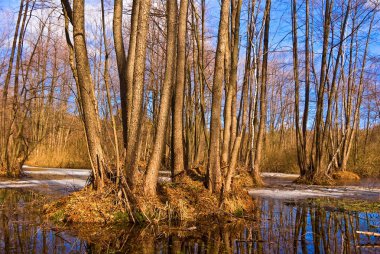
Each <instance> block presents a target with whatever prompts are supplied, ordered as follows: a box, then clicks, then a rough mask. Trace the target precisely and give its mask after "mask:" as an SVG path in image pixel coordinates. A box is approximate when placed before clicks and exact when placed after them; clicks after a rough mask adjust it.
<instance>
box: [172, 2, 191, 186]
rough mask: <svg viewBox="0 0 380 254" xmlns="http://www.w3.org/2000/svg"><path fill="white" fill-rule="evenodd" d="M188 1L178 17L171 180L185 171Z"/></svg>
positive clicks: (182, 3) (181, 6) (184, 3)
mask: <svg viewBox="0 0 380 254" xmlns="http://www.w3.org/2000/svg"><path fill="white" fill-rule="evenodd" d="M187 6H188V0H181V2H180V10H179V17H178V37H177V64H176V71H177V73H176V85H175V92H174V104H173V106H174V108H173V137H172V138H173V141H172V147H173V167H172V180H173V181H175V180H176V177H177V176H178V175H179V174H181V172H183V171H184V170H185V157H184V144H183V143H184V140H183V107H184V103H183V101H184V92H185V90H184V89H185V75H186V71H185V67H186V66H185V65H186V59H185V58H186V55H185V54H186V51H185V49H186V27H187Z"/></svg>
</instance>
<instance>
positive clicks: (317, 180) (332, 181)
mask: <svg viewBox="0 0 380 254" xmlns="http://www.w3.org/2000/svg"><path fill="white" fill-rule="evenodd" d="M359 180H360V177H359V176H358V175H357V174H355V173H353V172H350V171H338V172H334V173H333V174H332V175H331V176H330V175H327V174H318V175H313V176H308V175H305V176H300V177H298V178H297V179H296V180H295V181H294V183H296V184H311V185H326V186H332V185H336V184H337V183H339V182H345V181H359Z"/></svg>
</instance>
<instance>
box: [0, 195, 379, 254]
mask: <svg viewBox="0 0 380 254" xmlns="http://www.w3.org/2000/svg"><path fill="white" fill-rule="evenodd" d="M36 199H39V197H36V196H34V195H33V194H31V193H30V192H20V191H15V190H1V191H0V220H1V222H0V238H1V239H0V251H1V253H163V254H164V253H168V254H171V253H378V252H380V248H379V247H380V246H379V245H380V239H379V238H378V237H377V238H376V237H375V236H369V235H359V234H357V233H356V231H371V232H377V233H380V214H379V213H368V212H360V213H358V212H342V211H335V210H332V209H321V208H318V207H314V206H310V205H306V204H304V205H300V204H294V203H291V202H290V203H289V202H288V203H284V201H280V200H270V199H258V200H256V202H257V207H258V208H260V209H257V210H256V212H255V214H254V216H252V218H251V220H250V221H246V222H244V223H237V222H231V223H228V224H225V225H222V224H220V223H218V222H217V221H215V223H212V224H207V225H206V224H200V225H197V229H196V230H178V229H175V228H170V227H164V228H161V227H152V226H151V227H145V228H139V227H128V228H105V227H104V226H102V225H97V226H95V227H94V225H74V227H73V229H72V230H71V231H72V232H76V235H77V236H76V237H75V236H74V234H71V233H69V232H60V231H58V230H54V229H50V228H49V227H47V225H45V223H44V222H43V221H42V219H41V216H40V214H39V212H38V210H39V209H38V207H34V208H32V205H33V204H34V202H35V200H36ZM37 204H38V205H40V203H37Z"/></svg>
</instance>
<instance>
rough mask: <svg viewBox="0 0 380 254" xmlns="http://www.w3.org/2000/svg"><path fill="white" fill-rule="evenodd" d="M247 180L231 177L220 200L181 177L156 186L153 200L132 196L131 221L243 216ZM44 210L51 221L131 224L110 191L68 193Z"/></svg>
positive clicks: (247, 209)
mask: <svg viewBox="0 0 380 254" xmlns="http://www.w3.org/2000/svg"><path fill="white" fill-rule="evenodd" d="M249 178H250V176H249V175H248V174H247V175H239V176H237V177H235V178H234V183H233V190H232V192H231V193H230V194H228V195H224V197H221V195H217V194H211V193H210V192H209V190H207V189H206V188H205V187H204V184H203V182H202V181H199V180H194V179H192V178H190V177H189V176H184V177H183V178H182V179H181V181H180V182H178V183H163V184H159V186H158V194H157V197H145V196H137V195H136V196H137V197H136V199H137V200H136V201H137V203H138V207H139V209H138V210H137V209H136V210H133V209H132V210H133V216H134V219H135V222H136V223H145V222H148V223H161V222H162V223H165V222H170V223H181V222H191V221H201V220H205V219H208V218H211V217H213V218H214V217H226V218H227V217H245V216H246V215H248V214H251V213H252V212H253V211H254V205H253V200H252V197H251V196H250V195H249V194H248V191H247V190H245V189H243V188H244V186H247V185H250V186H252V185H251V184H250V183H252V180H249ZM243 183H244V184H243ZM240 186H241V187H240ZM44 211H45V214H46V215H47V217H48V218H49V219H50V220H52V221H53V222H65V223H105V224H117V223H129V222H132V221H131V220H130V216H129V215H130V213H129V212H128V210H127V209H126V208H125V204H123V203H122V202H121V200H120V198H119V197H118V196H117V195H115V192H114V190H112V189H111V188H105V189H104V190H103V191H102V192H99V191H94V190H90V189H84V190H82V191H79V192H75V193H72V194H71V195H69V196H67V197H63V198H61V199H59V200H56V201H53V202H52V203H50V204H48V205H45V207H44Z"/></svg>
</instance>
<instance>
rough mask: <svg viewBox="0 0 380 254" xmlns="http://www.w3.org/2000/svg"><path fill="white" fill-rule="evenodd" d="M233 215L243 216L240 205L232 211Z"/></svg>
mask: <svg viewBox="0 0 380 254" xmlns="http://www.w3.org/2000/svg"><path fill="white" fill-rule="evenodd" d="M234 216H236V217H243V216H244V210H243V208H242V207H238V208H237V209H236V210H235V211H234Z"/></svg>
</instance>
